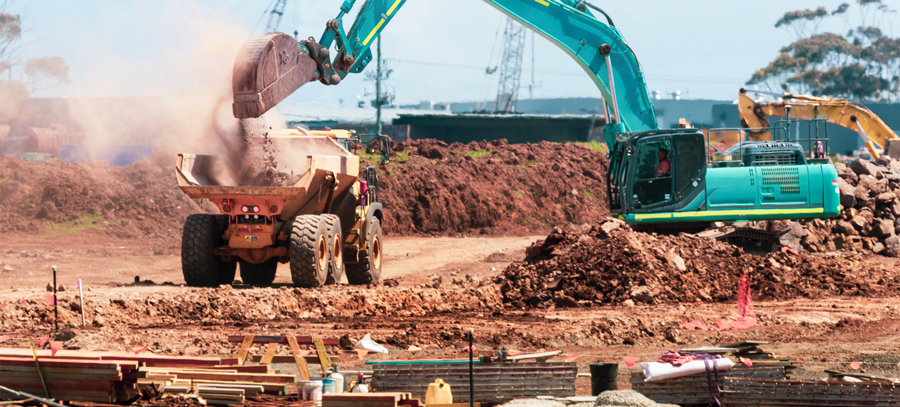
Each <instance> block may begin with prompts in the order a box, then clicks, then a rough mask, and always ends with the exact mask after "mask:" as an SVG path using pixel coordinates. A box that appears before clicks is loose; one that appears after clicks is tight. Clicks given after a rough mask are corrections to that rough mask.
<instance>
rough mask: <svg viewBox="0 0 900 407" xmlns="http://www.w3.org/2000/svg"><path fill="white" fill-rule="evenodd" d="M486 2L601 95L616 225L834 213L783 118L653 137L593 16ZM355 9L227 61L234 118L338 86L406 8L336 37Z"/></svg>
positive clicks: (819, 159)
mask: <svg viewBox="0 0 900 407" xmlns="http://www.w3.org/2000/svg"><path fill="white" fill-rule="evenodd" d="M485 1H486V2H487V3H488V4H490V5H492V6H493V7H495V8H496V9H497V10H499V11H501V12H502V13H504V14H506V15H508V16H510V17H512V18H514V19H516V20H517V21H518V22H520V23H521V24H523V25H524V26H526V27H528V28H530V29H532V30H534V31H535V32H537V33H538V34H540V35H541V36H543V37H544V38H546V39H547V40H549V41H551V42H553V43H554V44H556V45H557V46H559V47H560V48H561V49H562V50H564V51H565V52H566V53H567V54H569V56H571V57H572V59H574V60H575V61H576V62H577V63H578V65H579V66H581V68H582V69H584V71H585V73H586V74H587V75H588V76H589V77H590V78H591V79H592V80H593V81H594V84H595V85H596V86H597V88H598V89H599V91H600V94H601V96H602V100H603V105H604V106H603V109H604V112H605V114H606V117H607V118H608V120H607V122H608V123H607V125H606V126H605V127H604V129H603V133H604V139H605V142H606V145H607V146H608V148H609V167H608V170H607V184H608V191H607V192H608V199H609V207H610V211H611V212H612V213H613V214H614V215H615V216H617V217H618V218H619V219H622V220H624V221H626V222H628V223H629V224H631V225H633V226H634V227H636V228H642V229H652V230H700V229H704V228H706V227H708V226H709V225H710V224H711V223H712V222H717V221H724V222H739V221H753V220H772V219H812V218H830V217H834V216H837V215H838V214H839V213H840V211H841V207H840V203H839V201H840V199H839V191H838V175H837V172H836V170H835V168H834V166H833V165H832V164H831V161H830V159H829V158H828V157H827V156H826V155H825V154H824V151H823V150H824V149H827V144H828V140H827V139H826V138H821V139H819V138H815V139H812V138H811V139H807V140H796V139H794V140H790V139H789V136H788V135H789V134H790V132H791V126H792V125H796V124H793V123H792V122H791V121H790V120H789V119H788V120H782V121H779V122H777V123H775V124H774V125H773V126H772V127H770V128H766V129H743V128H736V129H716V130H709V131H707V132H703V131H701V130H699V129H694V128H690V127H689V126H682V127H684V128H673V129H661V128H660V127H659V125H658V124H657V120H656V114H655V112H654V110H653V103H652V102H651V99H650V96H649V94H648V90H647V84H646V82H645V80H644V75H643V72H642V71H641V66H640V64H639V63H638V60H637V58H636V57H635V54H634V52H633V51H632V49H631V48H630V47H629V46H628V44H627V43H626V42H625V40H624V38H623V37H622V35H621V34H620V33H619V30H618V29H616V27H615V24H613V21H612V19H611V18H610V17H609V15H607V14H606V13H605V12H604V11H603V10H601V9H600V8H599V7H597V6H595V5H593V4H591V3H589V2H587V1H582V0H485ZM354 3H355V0H344V1H343V4H342V5H341V7H340V12H339V13H338V15H337V17H336V18H335V19H332V20H329V21H328V22H327V23H326V28H325V32H324V33H323V34H322V36H321V37H320V38H319V40H318V41H316V40H315V39H314V38H312V37H310V38H309V39H307V40H303V41H299V42H298V41H296V40H294V39H293V38H291V37H290V36H288V35H287V34H284V33H269V34H266V35H262V36H257V37H254V38H251V39H250V40H249V41H248V42H247V43H246V44H245V45H244V47H243V49H242V51H241V53H240V54H239V56H238V58H237V60H236V61H235V66H234V79H233V80H234V105H233V112H234V115H235V117H238V118H247V117H259V116H260V115H262V114H263V113H264V112H265V111H267V110H269V109H271V108H272V107H274V106H275V105H276V104H277V103H278V102H280V101H281V100H283V99H284V98H286V97H287V96H288V95H290V94H291V93H293V92H294V91H296V90H297V89H299V88H300V87H301V86H303V85H304V84H306V83H308V82H312V81H314V80H318V81H319V82H321V83H322V84H325V85H337V84H338V83H340V82H341V79H343V78H345V77H346V76H347V75H349V74H351V73H354V74H355V73H360V72H362V71H363V70H364V69H365V67H366V66H367V65H368V64H369V63H370V62H371V61H372V52H371V50H370V47H371V46H372V44H373V43H374V39H375V38H376V37H377V36H378V35H379V33H380V32H381V30H383V29H384V28H385V27H386V26H387V25H388V24H389V23H390V22H391V21H393V19H394V18H395V17H396V16H397V13H398V11H399V10H400V9H401V8H402V7H403V5H404V4H405V3H406V0H366V1H365V2H364V4H363V5H362V7H361V8H360V9H359V11H358V14H357V16H356V19H355V21H354V22H353V25H352V26H351V27H350V30H349V31H345V29H344V23H343V17H344V16H345V15H347V14H348V13H350V11H351V9H352V8H353V5H354ZM461 24H464V23H461ZM332 48H333V49H334V50H333V51H332ZM332 55H334V57H332ZM761 130H767V131H769V132H771V133H772V134H773V140H772V141H764V142H758V141H748V139H747V137H746V136H747V132H749V131H756V132H758V131H761ZM719 131H721V132H728V133H732V134H733V133H736V134H738V135H739V137H738V141H737V142H736V143H734V144H733V145H731V146H721V147H722V151H719V150H717V147H716V146H715V145H714V144H710V143H709V137H710V133H714V132H719ZM726 147H727V148H726ZM823 147H824V149H823Z"/></svg>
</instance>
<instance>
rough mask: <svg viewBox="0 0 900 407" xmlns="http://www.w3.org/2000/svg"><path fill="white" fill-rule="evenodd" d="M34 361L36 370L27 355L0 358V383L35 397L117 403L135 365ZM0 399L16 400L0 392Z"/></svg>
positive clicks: (54, 360)
mask: <svg viewBox="0 0 900 407" xmlns="http://www.w3.org/2000/svg"><path fill="white" fill-rule="evenodd" d="M29 352H30V351H29ZM38 360H39V362H40V371H38V367H37V365H36V364H35V362H34V359H33V358H32V357H31V356H28V357H17V356H7V355H3V356H0V384H2V385H3V386H5V387H7V388H9V389H12V390H16V391H21V392H25V393H29V394H33V395H35V396H39V397H50V398H54V399H58V400H67V401H91V402H98V403H113V402H116V401H119V400H120V398H119V396H120V395H122V394H123V390H124V389H125V386H126V383H128V382H132V383H133V381H134V377H135V375H134V372H135V370H136V369H137V367H138V363H137V362H132V361H100V360H90V359H87V360H85V359H78V358H63V357H57V358H52V357H40V358H39V359H38ZM41 375H43V377H44V381H46V383H47V390H48V391H49V392H50V394H49V395H48V394H47V393H46V392H45V391H44V385H43V383H42V382H41ZM0 398H4V399H10V398H16V397H15V396H14V395H13V394H10V393H6V392H3V391H0Z"/></svg>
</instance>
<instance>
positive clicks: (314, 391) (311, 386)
mask: <svg viewBox="0 0 900 407" xmlns="http://www.w3.org/2000/svg"><path fill="white" fill-rule="evenodd" d="M297 392H298V393H300V398H301V399H303V401H322V382H321V381H315V380H310V381H302V380H301V381H299V382H297Z"/></svg>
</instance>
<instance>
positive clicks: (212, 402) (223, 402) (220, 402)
mask: <svg viewBox="0 0 900 407" xmlns="http://www.w3.org/2000/svg"><path fill="white" fill-rule="evenodd" d="M204 400H206V404H207V405H219V406H224V405H231V404H244V401H243V400H221V399H210V398H207V399H204Z"/></svg>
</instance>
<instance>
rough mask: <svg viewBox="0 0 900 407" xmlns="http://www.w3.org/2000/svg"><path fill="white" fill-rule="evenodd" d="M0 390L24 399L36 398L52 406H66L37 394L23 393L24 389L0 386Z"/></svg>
mask: <svg viewBox="0 0 900 407" xmlns="http://www.w3.org/2000/svg"><path fill="white" fill-rule="evenodd" d="M0 390H3V391H4V392H7V393H11V394H15V395H17V396H19V397H22V398H24V399H35V400H38V401H40V402H41V403H44V404H46V405H48V406H53V407H66V406H64V405H62V404H59V403H57V402H55V401H52V400H47V399H45V398H43V397H38V396H35V395H33V394H28V393H25V392H24V391H18V390H13V389H10V388H9V387H4V386H0Z"/></svg>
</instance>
